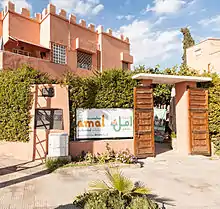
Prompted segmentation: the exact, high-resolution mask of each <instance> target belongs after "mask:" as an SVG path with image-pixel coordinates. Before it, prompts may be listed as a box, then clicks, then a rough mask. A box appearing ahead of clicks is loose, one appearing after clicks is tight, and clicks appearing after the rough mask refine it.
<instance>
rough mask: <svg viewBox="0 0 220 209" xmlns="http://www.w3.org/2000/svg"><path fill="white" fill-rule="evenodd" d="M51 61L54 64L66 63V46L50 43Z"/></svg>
mask: <svg viewBox="0 0 220 209" xmlns="http://www.w3.org/2000/svg"><path fill="white" fill-rule="evenodd" d="M52 61H53V62H54V63H56V64H66V47H65V46H62V45H59V44H55V43H53V44H52Z"/></svg>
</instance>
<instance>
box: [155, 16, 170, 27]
mask: <svg viewBox="0 0 220 209" xmlns="http://www.w3.org/2000/svg"><path fill="white" fill-rule="evenodd" d="M166 19H167V17H166V16H161V17H159V18H158V19H157V20H156V22H155V23H154V24H155V25H160V24H161V23H162V22H163V21H164V20H166Z"/></svg>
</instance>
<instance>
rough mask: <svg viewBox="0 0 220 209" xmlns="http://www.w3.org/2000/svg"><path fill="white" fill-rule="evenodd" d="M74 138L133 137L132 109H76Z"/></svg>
mask: <svg viewBox="0 0 220 209" xmlns="http://www.w3.org/2000/svg"><path fill="white" fill-rule="evenodd" d="M76 122H77V129H76V138H77V139H95V138H130V137H133V109H123V108H112V109H109V108H108V109H77V110H76Z"/></svg>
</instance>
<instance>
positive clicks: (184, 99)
mask: <svg viewBox="0 0 220 209" xmlns="http://www.w3.org/2000/svg"><path fill="white" fill-rule="evenodd" d="M187 86H190V87H196V83H195V82H181V83H177V84H176V85H175V92H176V97H175V101H176V132H177V133H176V134H177V151H178V152H179V153H180V154H182V155H188V154H191V150H190V135H189V134H190V133H189V131H190V129H189V95H188V90H187Z"/></svg>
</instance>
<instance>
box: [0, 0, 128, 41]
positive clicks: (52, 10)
mask: <svg viewBox="0 0 220 209" xmlns="http://www.w3.org/2000/svg"><path fill="white" fill-rule="evenodd" d="M15 7H16V6H15V5H14V3H12V2H10V1H9V2H8V3H7V5H6V6H5V8H4V10H3V11H0V20H1V19H3V18H4V16H5V15H6V14H7V13H8V12H9V11H10V12H13V13H16V12H15ZM30 14H31V12H30V10H29V9H27V8H22V9H21V12H20V15H22V16H24V17H26V18H29V19H32V20H34V21H37V22H39V23H41V22H42V21H43V20H44V19H45V18H46V17H47V16H48V15H49V14H51V15H56V16H57V17H60V18H61V19H63V20H65V21H68V22H69V23H70V24H75V25H78V26H80V27H83V28H86V29H88V30H90V31H92V32H96V33H97V34H101V33H104V34H107V35H109V36H112V37H114V38H116V39H119V40H121V41H124V42H126V43H129V39H128V38H127V37H124V35H122V34H121V35H120V37H119V38H118V37H115V36H113V31H112V29H110V28H109V29H107V31H106V32H105V31H104V28H103V26H102V25H100V26H98V27H97V28H96V29H95V25H93V24H91V23H90V24H88V26H87V23H86V21H85V20H83V19H81V20H79V23H77V20H76V16H75V15H74V14H69V16H68V17H67V12H66V11H65V10H64V9H61V10H59V11H58V12H57V9H56V6H55V5H53V4H48V6H47V8H44V9H43V11H42V13H35V15H34V17H30Z"/></svg>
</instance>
